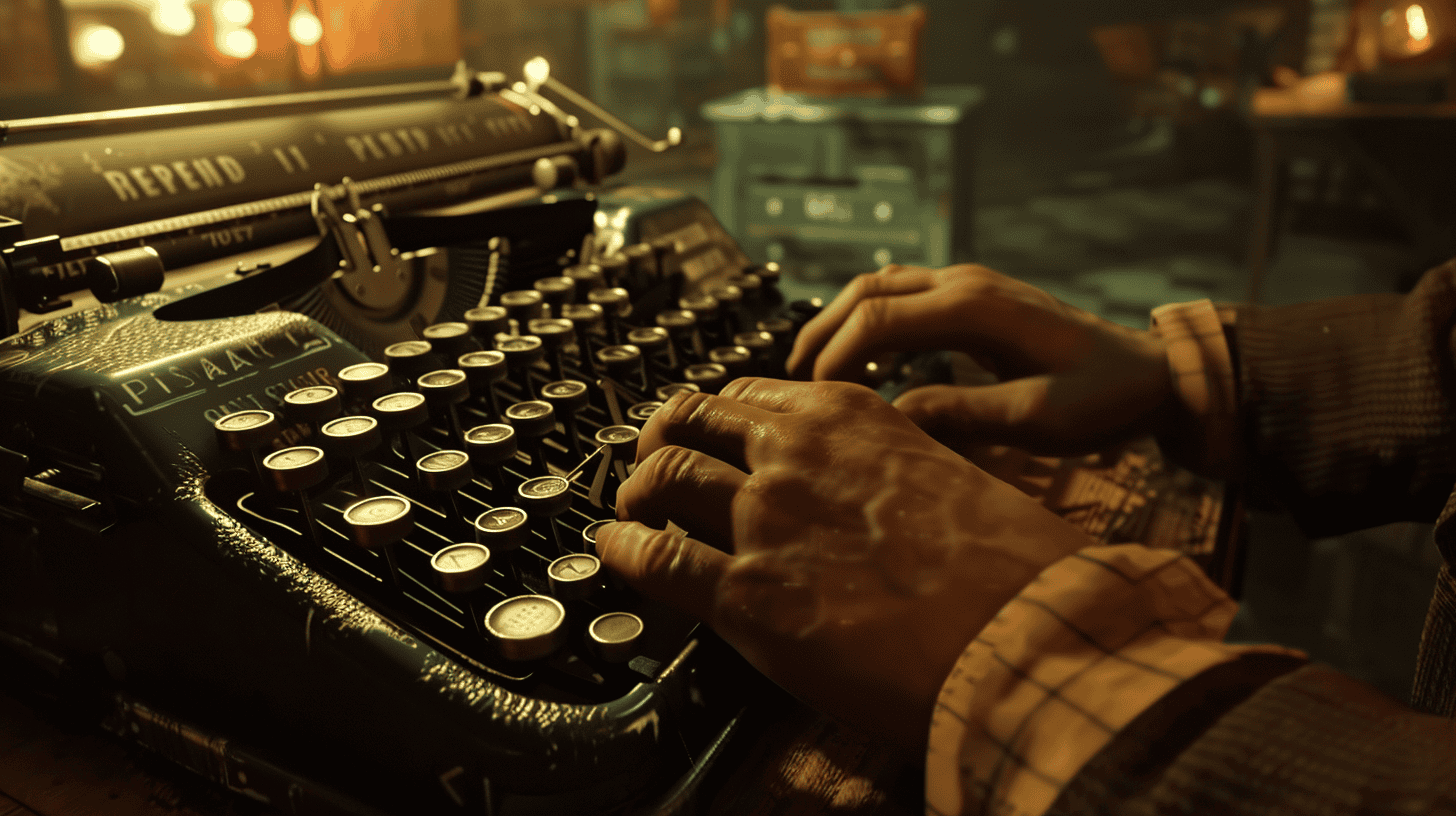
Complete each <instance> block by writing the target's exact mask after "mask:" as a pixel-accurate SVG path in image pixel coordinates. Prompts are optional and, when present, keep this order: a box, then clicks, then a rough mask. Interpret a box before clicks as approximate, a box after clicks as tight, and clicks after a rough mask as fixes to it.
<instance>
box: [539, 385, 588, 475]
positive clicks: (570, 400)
mask: <svg viewBox="0 0 1456 816" xmlns="http://www.w3.org/2000/svg"><path fill="white" fill-rule="evenodd" d="M541 399H543V400H545V401H546V402H549V403H551V407H552V409H553V411H554V412H555V413H556V416H558V417H560V418H561V424H562V425H563V426H565V428H566V439H567V441H568V442H570V443H571V451H572V453H575V454H576V455H577V456H581V455H582V449H581V435H580V434H579V433H578V432H577V422H576V412H577V411H580V410H581V409H583V408H585V407H586V406H587V403H588V402H589V401H590V395H589V394H588V393H587V387H586V383H584V382H581V381H579V380H560V381H558V382H551V383H546V384H545V385H543V386H541Z"/></svg>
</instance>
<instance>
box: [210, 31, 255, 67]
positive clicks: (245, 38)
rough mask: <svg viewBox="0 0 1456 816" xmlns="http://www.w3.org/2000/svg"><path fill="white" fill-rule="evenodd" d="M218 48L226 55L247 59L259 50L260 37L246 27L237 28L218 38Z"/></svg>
mask: <svg viewBox="0 0 1456 816" xmlns="http://www.w3.org/2000/svg"><path fill="white" fill-rule="evenodd" d="M217 50H219V51H221V52H222V53H223V54H224V55H225V56H229V57H236V58H238V59H247V58H248V57H251V56H253V55H254V54H256V53H257V52H258V37H257V35H255V34H254V33H253V32H252V31H250V30H248V29H246V28H235V29H233V30H232V31H229V32H227V33H226V34H223V35H222V36H220V37H219V38H218V41H217Z"/></svg>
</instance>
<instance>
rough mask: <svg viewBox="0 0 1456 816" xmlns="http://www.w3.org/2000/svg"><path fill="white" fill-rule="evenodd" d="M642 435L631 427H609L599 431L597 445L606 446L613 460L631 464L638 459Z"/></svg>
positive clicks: (658, 404)
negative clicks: (639, 440)
mask: <svg viewBox="0 0 1456 816" xmlns="http://www.w3.org/2000/svg"><path fill="white" fill-rule="evenodd" d="M643 404H644V405H654V404H655V405H657V406H659V407H660V406H661V405H662V403H660V402H658V403H650V402H649V403H643ZM634 407H635V406H634ZM655 410H656V409H654V411H655ZM641 434H642V432H641V431H639V430H637V429H636V428H634V427H632V426H631V425H608V426H607V427H605V428H602V429H601V430H600V431H597V444H598V445H606V446H607V450H609V451H611V453H612V458H613V459H615V460H617V461H621V462H626V463H628V464H631V463H632V462H634V461H636V459H637V439H638V437H640V436H641Z"/></svg>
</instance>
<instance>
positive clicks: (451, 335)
mask: <svg viewBox="0 0 1456 816" xmlns="http://www.w3.org/2000/svg"><path fill="white" fill-rule="evenodd" d="M420 337H421V338H423V339H424V341H425V342H427V343H429V344H430V348H431V349H432V350H434V352H435V353H436V354H438V355H440V356H441V357H444V358H445V359H447V360H453V359H455V358H456V357H459V356H460V355H462V354H464V353H465V352H467V351H470V325H469V324H467V323H458V322H450V323H436V324H434V325H431V326H426V327H425V328H424V330H422V331H421V332H420Z"/></svg>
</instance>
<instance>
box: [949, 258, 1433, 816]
mask: <svg viewBox="0 0 1456 816" xmlns="http://www.w3.org/2000/svg"><path fill="white" fill-rule="evenodd" d="M1215 320H1216V323H1215ZM1215 326H1217V328H1215ZM1155 330H1157V331H1159V332H1161V333H1162V335H1163V336H1164V338H1165V339H1167V340H1168V341H1169V365H1170V367H1171V368H1172V370H1173V371H1174V374H1175V382H1176V383H1177V385H1178V390H1179V394H1180V396H1181V397H1182V399H1183V401H1184V405H1185V407H1186V408H1187V409H1188V412H1189V413H1190V414H1191V415H1192V416H1194V417H1197V418H1199V419H1200V421H1201V422H1202V423H1203V424H1202V427H1201V428H1200V430H1199V432H1198V433H1197V434H1195V435H1193V436H1192V437H1190V440H1191V441H1185V444H1184V445H1183V446H1182V447H1181V449H1180V450H1178V451H1177V452H1176V453H1175V454H1174V455H1177V456H1180V457H1183V461H1185V462H1187V463H1190V464H1194V465H1202V466H1204V467H1205V469H1207V470H1222V471H1224V472H1225V473H1226V474H1227V475H1229V476H1230V477H1232V478H1235V479H1241V480H1243V481H1244V482H1245V483H1246V484H1247V486H1248V488H1249V490H1250V492H1251V494H1252V497H1254V498H1257V499H1260V500H1262V501H1264V502H1267V503H1269V504H1274V505H1277V506H1280V507H1282V508H1284V509H1285V510H1287V511H1288V512H1290V513H1291V514H1292V515H1293V517H1294V518H1295V520H1296V521H1298V522H1299V523H1300V524H1301V526H1302V527H1303V528H1304V529H1305V530H1306V532H1308V533H1310V534H1311V535H1328V534H1334V533H1338V532H1344V531H1349V530H1353V529H1360V528H1363V527H1368V526H1374V525H1377V524H1383V523H1388V522H1391V521H1398V520H1424V521H1431V520H1435V519H1436V517H1437V513H1438V512H1439V511H1441V507H1442V501H1443V500H1447V501H1446V504H1445V507H1446V509H1445V511H1444V512H1440V518H1439V520H1437V527H1436V544H1437V546H1438V547H1439V549H1440V551H1441V553H1442V555H1443V556H1444V557H1445V559H1446V561H1447V564H1446V565H1445V566H1443V567H1442V569H1441V571H1440V574H1439V576H1438V586H1437V590H1436V594H1435V597H1434V598H1433V599H1432V603H1431V608H1430V612H1429V613H1428V616H1427V621H1426V626H1425V630H1424V633H1423V637H1422V643H1421V652H1420V657H1419V659H1418V665H1417V673H1416V682H1415V688H1414V689H1413V692H1412V705H1413V706H1414V708H1411V707H1407V706H1405V705H1404V704H1402V703H1399V702H1396V701H1393V700H1390V699H1388V698H1386V697H1384V696H1383V695H1381V694H1380V693H1379V692H1378V691H1376V690H1375V689H1372V688H1370V687H1369V686H1367V685H1365V684H1363V683H1359V682H1357V681H1354V680H1352V679H1350V678H1347V677H1344V676H1342V675H1340V674H1339V673H1337V672H1335V671H1333V670H1331V669H1329V668H1327V667H1322V666H1314V665H1305V663H1304V661H1303V659H1302V656H1301V655H1299V654H1298V653H1297V652H1293V651H1290V650H1285V649H1280V648H1277V647H1248V646H1233V645H1229V644H1224V643H1222V642H1221V639H1222V637H1223V634H1224V632H1225V630H1226V627H1227V623H1228V621H1229V619H1230V618H1231V616H1232V614H1233V609H1234V605H1233V603H1232V601H1230V600H1229V599H1228V598H1227V597H1226V596H1224V595H1223V594H1222V593H1221V592H1220V591H1219V590H1218V589H1217V588H1216V587H1215V586H1213V585H1212V584H1211V583H1210V582H1208V581H1207V580H1206V579H1205V578H1204V577H1203V576H1202V574H1201V573H1200V572H1199V571H1198V570H1197V569H1196V568H1195V567H1194V566H1193V565H1192V564H1191V563H1189V562H1187V561H1186V559H1183V558H1182V557H1180V556H1178V555H1176V554H1174V553H1170V552H1164V551H1153V550H1149V549H1147V548H1144V547H1139V546H1136V545H1121V546H1116V547H1095V548H1090V549H1087V550H1083V551H1082V552H1080V553H1077V554H1075V555H1074V556H1071V557H1068V558H1066V559H1063V560H1062V561H1059V562H1057V563H1056V564H1053V565H1051V566H1050V567H1048V568H1047V569H1046V570H1045V571H1044V572H1043V573H1042V574H1041V576H1040V577H1039V578H1038V579H1037V580H1036V581H1035V582H1033V583H1032V584H1031V585H1029V586H1028V587H1026V588H1025V590H1024V591H1023V592H1022V593H1021V594H1020V595H1019V596H1018V597H1017V598H1016V599H1014V600H1013V601H1012V602H1011V603H1009V604H1007V605H1006V607H1005V608H1003V609H1002V611H1001V613H1000V614H999V615H998V617H997V619H996V620H995V621H993V622H992V623H991V624H990V625H988V626H987V627H986V629H985V630H983V631H982V633H981V634H980V636H979V637H978V638H977V639H976V641H975V642H973V643H972V644H970V646H968V647H967V649H966V650H965V652H964V653H963V655H962V656H961V659H960V660H959V662H958V663H957V664H956V667H955V669H954V671H953V673H952V675H951V676H950V677H949V678H948V679H947V681H946V683H945V685H944V687H943V689H942V693H941V697H940V699H939V705H938V707H937V711H936V714H935V717H934V719H933V722H932V725H931V731H930V744H929V753H928V755H927V771H926V774H927V775H926V793H927V796H926V812H927V813H928V814H936V816H939V814H946V815H947V816H948V815H949V814H961V813H994V814H1025V816H1040V815H1041V814H1082V813H1109V814H1110V813H1118V814H1155V813H1159V814H1161V813H1198V814H1225V813H1227V814H1261V816H1262V815H1263V814H1291V816H1293V814H1309V813H1322V814H1325V813H1328V814H1356V813H1360V814H1365V813H1379V814H1385V813H1389V814H1415V813H1453V814H1456V722H1453V720H1452V719H1450V717H1451V716H1452V715H1453V713H1456V600H1453V598H1456V581H1453V578H1452V571H1451V567H1450V565H1451V563H1453V556H1456V523H1452V519H1453V518H1456V494H1453V493H1452V485H1453V483H1456V404H1453V399H1456V366H1453V356H1456V262H1453V263H1450V264H1447V265H1445V266H1443V267H1440V268H1438V269H1436V270H1433V271H1432V272H1431V273H1429V274H1428V275H1427V276H1426V277H1425V278H1424V279H1423V280H1422V281H1421V283H1420V285H1419V286H1418V287H1417V288H1416V290H1415V291H1414V292H1412V293H1411V294H1410V295H1409V296H1405V297H1400V296H1362V297H1355V298H1341V299H1334V300H1330V301H1322V302H1319V303H1313V304H1304V305H1299V306H1288V307H1238V308H1216V307H1214V306H1213V305H1212V304H1210V303H1207V302H1202V303H1198V304H1180V305H1178V306H1173V307H1164V308H1163V309H1160V310H1159V311H1158V312H1157V313H1156V314H1155ZM1225 337H1232V338H1233V339H1234V342H1233V346H1232V347H1229V346H1228V345H1226V344H1224V338H1225ZM1221 344H1224V345H1223V348H1222V349H1220V348H1219V346H1220V345H1221ZM1234 373H1236V374H1237V377H1236V379H1235V378H1234V377H1233V376H1231V375H1232V374H1234ZM1233 397H1236V399H1232V398H1233Z"/></svg>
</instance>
